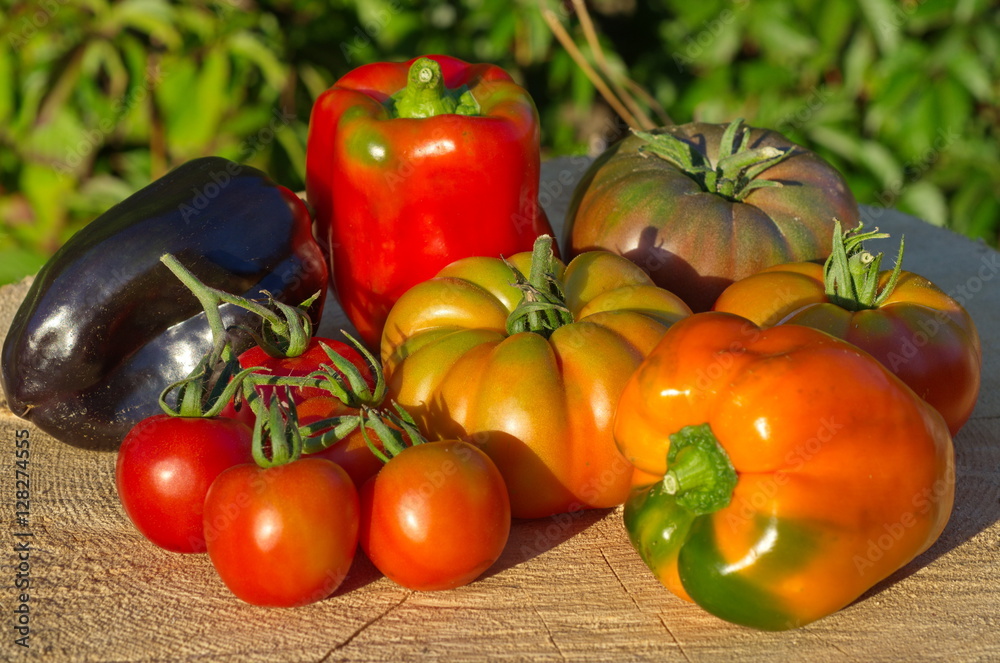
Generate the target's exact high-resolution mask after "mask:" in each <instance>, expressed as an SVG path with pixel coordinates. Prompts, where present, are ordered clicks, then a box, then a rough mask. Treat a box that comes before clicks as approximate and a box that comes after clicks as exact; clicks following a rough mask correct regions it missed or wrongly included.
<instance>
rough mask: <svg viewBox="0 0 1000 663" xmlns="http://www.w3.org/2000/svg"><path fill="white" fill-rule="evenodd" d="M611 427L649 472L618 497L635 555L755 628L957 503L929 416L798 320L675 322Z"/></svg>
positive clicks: (854, 577) (914, 547) (918, 545)
mask: <svg viewBox="0 0 1000 663" xmlns="http://www.w3.org/2000/svg"><path fill="white" fill-rule="evenodd" d="M614 432H615V439H616V441H617V443H618V446H619V448H620V449H621V451H622V453H623V454H624V455H625V458H627V459H628V460H629V462H631V463H633V464H634V466H635V467H636V469H637V476H641V475H639V472H642V473H645V474H647V475H653V477H658V480H657V479H651V481H653V483H652V484H651V485H646V486H640V487H637V488H635V489H634V490H633V492H632V494H631V495H630V496H629V498H628V500H627V501H626V503H625V510H624V520H625V525H626V528H627V529H628V532H629V537H630V539H631V541H632V544H633V545H634V546H635V548H636V550H637V551H638V552H639V554H640V556H641V557H642V559H643V561H645V562H646V564H647V565H648V566H649V568H650V569H651V570H652V571H653V573H654V575H656V577H657V578H658V579H659V580H660V581H661V582H662V583H663V584H664V585H665V586H666V587H667V588H668V589H670V590H671V591H672V592H674V593H675V594H677V595H678V596H681V597H682V598H686V599H688V600H693V601H694V602H695V603H697V604H698V605H700V606H701V607H702V608H704V609H705V610H707V611H709V612H711V613H712V614H714V615H716V616H718V617H721V618H722V619H726V620H729V621H731V622H735V623H738V624H744V625H747V626H752V627H754V628H759V629H766V630H782V629H788V628H795V627H798V626H802V625H803V624H807V623H809V622H811V621H814V620H816V619H820V618H821V617H824V616H826V615H829V614H831V613H833V612H835V611H837V610H839V609H841V608H843V607H844V606H846V605H848V604H849V603H851V602H852V601H854V600H855V599H857V598H858V597H859V596H861V595H862V594H863V593H864V592H865V591H867V590H868V589H869V588H871V587H872V586H873V585H875V584H876V583H878V582H879V581H881V580H883V579H884V578H886V577H888V576H889V575H890V574H892V573H893V572H894V571H896V570H897V569H899V568H901V567H902V566H903V565H905V564H907V563H908V562H909V561H910V560H912V559H913V558H914V557H916V556H917V555H919V554H920V553H921V552H923V551H924V550H926V549H927V548H928V547H929V546H930V545H931V544H932V543H934V541H935V540H936V539H937V538H938V536H939V535H940V534H941V531H942V530H943V529H944V527H945V524H946V523H947V521H948V518H949V516H950V514H951V509H952V504H953V502H954V488H955V465H954V450H953V447H952V441H951V436H950V435H949V433H948V428H947V426H946V425H945V422H944V419H942V417H941V415H940V414H939V413H938V412H937V411H936V410H935V409H934V408H932V407H931V406H930V405H928V404H927V403H926V402H925V401H923V400H922V399H920V398H919V397H917V395H916V394H915V393H914V392H913V391H912V390H911V389H910V388H909V387H907V386H906V385H905V384H904V383H903V382H902V381H901V380H899V378H897V377H896V376H895V375H893V374H892V373H891V372H889V370H888V369H886V368H885V367H884V366H883V365H882V364H880V363H879V362H877V361H875V360H874V359H873V358H872V357H871V356H870V355H868V354H866V353H864V352H862V351H860V350H859V349H858V348H856V347H855V346H853V345H851V344H849V343H847V342H845V341H842V340H840V339H837V338H834V337H833V336H830V335H829V334H825V333H823V332H820V331H818V330H816V329H811V328H809V327H803V326H799V325H781V326H777V327H771V328H769V329H761V328H759V327H757V326H756V325H754V324H753V323H752V322H749V321H748V320H745V319H744V318H740V317H738V316H735V315H731V314H728V313H717V312H709V313H701V314H697V315H693V316H690V317H688V318H686V319H685V320H681V321H680V322H678V323H677V324H675V325H673V326H672V327H671V328H670V330H669V331H667V333H666V334H665V335H664V337H663V340H662V341H661V342H660V343H659V344H658V345H657V346H656V348H655V349H654V350H652V352H650V354H649V356H648V357H647V358H646V360H645V361H644V362H643V363H642V365H641V366H640V367H639V368H638V370H637V371H636V372H635V374H634V375H633V376H632V378H631V379H630V380H629V382H628V385H627V386H626V387H625V390H624V392H623V394H622V398H621V402H620V403H619V406H618V411H617V414H616V417H615V424H614Z"/></svg>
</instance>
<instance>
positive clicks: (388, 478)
mask: <svg viewBox="0 0 1000 663" xmlns="http://www.w3.org/2000/svg"><path fill="white" fill-rule="evenodd" d="M509 534H510V500H509V498H508V497H507V487H506V485H505V484H504V481H503V477H502V476H501V475H500V471H499V470H498V469H497V467H496V465H494V464H493V461H491V460H490V458H489V456H487V455H486V454H485V453H483V452H482V451H480V450H479V449H477V448H476V447H474V446H472V445H471V444H469V443H468V442H461V441H457V440H445V441H440V442H426V443H423V444H417V445H415V446H412V447H407V448H406V449H404V450H403V451H401V452H400V453H399V454H397V455H396V456H394V457H393V458H392V459H391V460H390V461H389V462H388V463H386V465H385V467H383V468H382V470H381V471H380V472H379V473H378V474H377V475H375V476H374V477H372V478H371V479H369V480H368V482H367V483H365V485H364V487H363V488H362V490H361V547H362V548H363V549H364V551H365V553H366V554H367V555H368V557H369V559H371V561H372V563H373V564H375V566H376V567H377V568H378V569H379V570H380V571H381V572H382V573H384V574H385V575H386V576H387V577H388V578H389V579H391V580H393V581H394V582H396V583H397V584H400V585H402V586H404V587H408V588H410V589H416V590H423V591H426V590H437V589H451V588H454V587H459V586H461V585H465V584H468V583H470V582H472V581H473V580H475V579H476V578H478V577H479V576H480V575H482V573H483V572H484V571H485V570H486V569H488V568H489V567H490V566H491V565H492V564H493V562H495V561H496V560H497V558H498V557H500V553H501V552H503V549H504V546H505V545H506V544H507V537H508V535H509Z"/></svg>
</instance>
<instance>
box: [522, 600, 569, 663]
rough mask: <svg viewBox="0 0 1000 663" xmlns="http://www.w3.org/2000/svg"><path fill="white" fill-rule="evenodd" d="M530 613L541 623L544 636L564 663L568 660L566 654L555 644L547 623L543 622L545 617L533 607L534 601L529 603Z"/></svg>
mask: <svg viewBox="0 0 1000 663" xmlns="http://www.w3.org/2000/svg"><path fill="white" fill-rule="evenodd" d="M531 611H532V612H534V613H535V615H536V616H537V617H538V620H539V621H540V622H542V627H543V628H544V629H545V635H547V636H548V638H549V642H551V643H552V646H553V647H555V648H556V651H557V652H559V658H560V659H562V660H564V661H567V660H569V659H567V658H566V654H565V653H564V652H563V650H562V647H560V646H559V643H558V642H556V639H555V638H554V637H552V629H550V628H549V623H548V622H546V621H545V617H543V616H542V613H540V612H538V608H537V607H535V602H534V601H532V602H531Z"/></svg>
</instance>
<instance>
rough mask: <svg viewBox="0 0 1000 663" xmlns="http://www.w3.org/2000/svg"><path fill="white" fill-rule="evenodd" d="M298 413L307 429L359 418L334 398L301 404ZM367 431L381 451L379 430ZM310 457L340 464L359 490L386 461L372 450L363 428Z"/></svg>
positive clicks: (317, 399) (313, 399)
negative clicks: (327, 421)
mask: <svg viewBox="0 0 1000 663" xmlns="http://www.w3.org/2000/svg"><path fill="white" fill-rule="evenodd" d="M296 410H297V412H298V421H299V425H300V426H307V425H309V424H312V423H315V422H318V421H322V420H324V419H331V418H333V417H340V416H356V415H357V414H358V410H357V409H356V408H352V407H348V406H346V405H344V403H343V402H342V401H341V400H340V399H339V398H336V397H334V396H315V397H312V398H307V399H306V400H304V401H302V402H301V403H299V404H298V406H297V407H296ZM367 432H368V437H369V438H370V439H371V440H372V442H373V443H375V445H376V446H378V447H379V448H381V447H382V444H381V441H380V440H379V438H378V436H377V435H376V433H375V431H374V430H371V429H370V428H369V429H368V431H367ZM309 456H310V457H316V458H326V459H327V460H332V461H333V462H334V463H336V464H337V465H340V466H341V467H342V468H344V470H345V471H346V472H347V474H348V476H350V477H351V481H353V482H354V485H355V486H357V488H358V489H359V490H360V489H361V487H362V486H363V485H364V484H365V481H368V479H370V478H371V477H373V476H375V475H376V474H378V471H379V470H381V469H382V465H383V463H382V460H381V459H380V458H379V457H378V456H376V455H375V454H373V453H372V451H371V449H369V448H368V443H367V442H365V438H364V435H362V434H361V428H360V427H358V428H355V429H354V430H353V431H351V432H350V433H349V434H348V435H347V436H346V437H344V438H343V439H342V440H339V441H338V442H336V443H335V444H333V445H331V446H329V447H327V448H326V449H323V450H322V451H318V452H316V453H310V454H309Z"/></svg>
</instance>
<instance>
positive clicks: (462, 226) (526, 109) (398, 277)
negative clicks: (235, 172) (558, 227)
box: [306, 55, 552, 347]
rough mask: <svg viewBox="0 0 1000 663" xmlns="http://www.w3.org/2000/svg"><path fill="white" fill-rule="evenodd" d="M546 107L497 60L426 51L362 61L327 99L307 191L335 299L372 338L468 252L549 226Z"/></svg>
mask: <svg viewBox="0 0 1000 663" xmlns="http://www.w3.org/2000/svg"><path fill="white" fill-rule="evenodd" d="M538 141H539V129H538V112H537V111H536V109H535V105H534V103H533V102H532V100H531V97H530V96H529V95H528V93H527V92H526V91H525V90H524V89H523V88H521V87H520V86H518V85H517V84H515V83H514V82H513V80H511V78H510V76H509V75H508V74H507V73H506V72H504V71H503V70H502V69H500V68H499V67H496V66H494V65H490V64H469V63H466V62H463V61H461V60H458V59H455V58H452V57H448V56H443V55H431V56H427V57H421V58H415V59H413V60H411V61H409V62H405V63H390V62H381V63H375V64H368V65H363V66H361V67H359V68H357V69H355V70H354V71H352V72H350V73H348V74H347V75H345V76H344V77H343V78H341V79H340V80H338V81H337V82H336V83H335V84H334V85H333V87H331V88H330V89H329V90H327V91H326V92H324V93H323V94H322V95H320V97H319V99H317V101H316V104H315V106H314V107H313V111H312V117H311V118H310V123H309V141H308V146H307V155H306V192H307V196H308V199H309V202H310V203H311V204H312V206H313V208H314V210H315V218H316V230H317V234H318V236H319V239H320V243H321V244H325V245H326V249H327V255H328V257H329V260H330V263H331V273H332V275H333V283H334V287H335V290H336V294H337V298H338V299H339V301H340V303H341V306H342V307H343V308H344V311H345V313H346V314H347V317H348V319H350V321H351V322H352V323H353V324H354V326H355V327H356V328H357V330H358V333H359V334H360V336H361V338H362V340H363V341H364V342H365V343H367V344H368V345H370V346H373V347H377V346H378V344H379V340H380V338H381V335H382V328H383V326H384V324H385V319H386V317H387V316H388V314H389V309H390V308H391V307H392V304H393V303H394V302H395V301H396V299H398V298H399V297H400V296H401V295H402V294H403V293H404V292H405V291H406V290H408V289H409V288H410V287H411V286H413V285H416V284H417V283H420V282H422V281H425V280H427V279H429V278H431V277H433V276H434V275H435V274H437V273H438V272H439V271H440V270H441V269H442V268H443V267H445V266H446V265H448V264H449V263H451V262H453V261H455V260H457V259H459V258H465V257H469V256H491V257H497V256H499V255H501V254H503V255H513V254H514V253H518V252H520V251H527V250H531V246H532V244H533V242H534V240H535V238H536V237H538V235H540V234H551V232H552V231H551V228H550V226H549V222H548V219H547V218H546V216H545V212H544V211H543V210H542V208H541V206H540V205H539V204H538V180H539V168H540V166H539V147H538Z"/></svg>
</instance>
